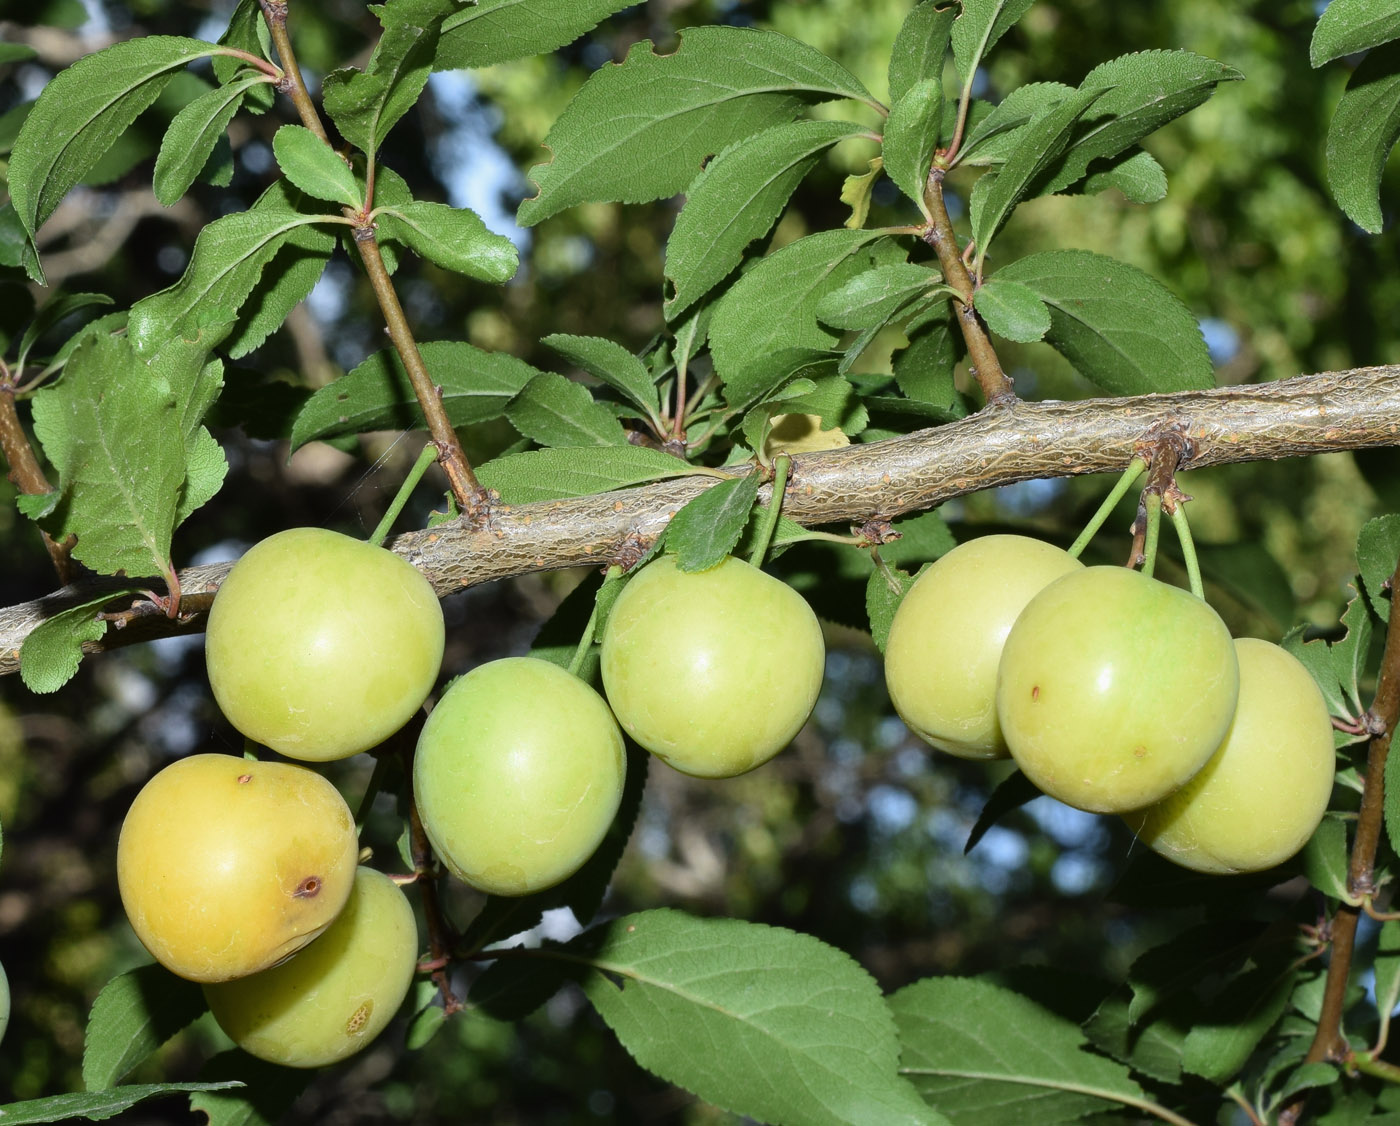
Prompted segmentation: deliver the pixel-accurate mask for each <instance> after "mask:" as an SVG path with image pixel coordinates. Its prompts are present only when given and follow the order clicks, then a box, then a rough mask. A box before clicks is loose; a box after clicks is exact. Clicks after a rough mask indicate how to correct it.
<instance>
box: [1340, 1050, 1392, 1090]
mask: <svg viewBox="0 0 1400 1126" xmlns="http://www.w3.org/2000/svg"><path fill="white" fill-rule="evenodd" d="M1348 1062H1349V1063H1350V1064H1351V1066H1352V1067H1354V1068H1356V1070H1357V1071H1361V1072H1365V1073H1366V1074H1367V1075H1374V1076H1375V1077H1376V1078H1377V1079H1384V1080H1385V1081H1386V1082H1387V1083H1400V1067H1396V1066H1395V1065H1394V1064H1393V1063H1386V1062H1385V1060H1378V1059H1376V1058H1374V1057H1373V1056H1371V1055H1368V1054H1367V1053H1365V1052H1358V1053H1357V1054H1356V1055H1354V1056H1352V1057H1351V1059H1350V1060H1349V1061H1348Z"/></svg>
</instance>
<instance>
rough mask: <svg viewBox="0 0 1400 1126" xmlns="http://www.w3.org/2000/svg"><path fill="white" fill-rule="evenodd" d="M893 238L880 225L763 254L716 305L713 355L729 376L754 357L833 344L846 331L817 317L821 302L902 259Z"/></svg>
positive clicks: (822, 234) (808, 239)
mask: <svg viewBox="0 0 1400 1126" xmlns="http://www.w3.org/2000/svg"><path fill="white" fill-rule="evenodd" d="M904 258H905V253H904V250H903V248H902V247H900V245H899V244H898V243H896V242H895V241H894V240H893V239H889V238H885V237H882V236H881V235H880V234H879V233H878V232H875V231H851V230H838V231H822V232H819V233H818V234H814V235H808V236H807V237H806V238H801V239H798V240H797V241H796V242H792V243H789V244H788V245H787V246H785V247H783V248H782V249H781V250H778V251H775V252H774V253H773V254H770V255H769V256H768V257H767V258H764V259H763V260H762V261H760V262H759V263H758V264H757V265H755V266H754V267H753V269H751V270H749V272H748V273H746V274H745V275H744V276H743V277H741V278H740V279H739V280H738V281H737V282H735V284H734V285H733V286H732V287H731V288H730V290H729V292H728V293H726V294H725V295H724V297H723V298H721V299H720V301H719V303H718V304H717V305H716V306H715V314H714V320H713V321H712V322H711V323H710V353H711V355H712V357H713V359H714V363H715V370H716V371H717V372H718V373H719V375H720V378H721V379H724V380H728V379H729V378H730V377H731V376H732V375H734V374H736V373H738V372H740V371H742V370H743V368H744V367H745V366H746V365H747V364H749V363H751V362H752V358H753V357H755V356H759V355H763V354H765V353H771V352H778V351H783V350H786V349H789V348H809V349H828V348H831V347H832V346H833V345H834V344H836V342H837V340H838V339H839V335H838V334H837V333H836V332H833V331H830V330H828V329H825V328H823V327H822V326H821V325H820V324H818V323H817V315H816V310H817V304H818V303H819V302H820V301H821V299H822V298H823V297H824V296H825V295H826V294H828V293H830V292H832V291H833V290H836V289H838V288H840V286H842V285H843V284H844V283H845V282H846V281H848V280H849V279H850V278H853V277H855V276H856V275H857V274H860V273H863V272H864V271H866V270H869V269H871V268H872V267H874V266H882V265H887V264H890V263H893V262H895V261H903V260H904Z"/></svg>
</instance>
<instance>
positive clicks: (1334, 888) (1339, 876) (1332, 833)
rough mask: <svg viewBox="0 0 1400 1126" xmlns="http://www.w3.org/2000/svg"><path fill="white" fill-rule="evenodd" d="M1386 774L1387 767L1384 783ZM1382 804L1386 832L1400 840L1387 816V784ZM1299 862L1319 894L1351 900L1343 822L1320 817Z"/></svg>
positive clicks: (1333, 818) (1392, 837)
mask: <svg viewBox="0 0 1400 1126" xmlns="http://www.w3.org/2000/svg"><path fill="white" fill-rule="evenodd" d="M1387 765H1389V764H1388V763H1387ZM1389 776H1390V771H1389V770H1387V771H1386V781H1387V783H1389V781H1390V777H1389ZM1385 804H1386V810H1385V813H1386V832H1387V833H1388V834H1389V835H1390V839H1391V841H1396V840H1400V835H1397V833H1396V831H1395V830H1396V829H1397V828H1400V825H1397V824H1394V823H1393V819H1392V816H1391V814H1392V807H1393V806H1394V805H1395V804H1397V803H1394V802H1392V801H1391V797H1390V786H1389V785H1387V786H1386V802H1385ZM1302 861H1303V873H1304V875H1306V876H1307V877H1308V883H1310V884H1312V886H1313V887H1315V888H1317V890H1318V891H1320V892H1322V894H1323V895H1325V896H1328V897H1330V898H1332V899H1340V900H1345V901H1349V900H1350V899H1351V893H1350V892H1348V891H1347V828H1346V824H1345V823H1344V822H1342V821H1341V820H1339V819H1338V818H1336V817H1331V816H1326V817H1323V819H1322V822H1321V824H1319V825H1318V827H1317V829H1316V830H1315V831H1314V832H1313V835H1312V837H1311V838H1310V839H1309V841H1308V843H1307V844H1306V845H1304V846H1303V852H1302Z"/></svg>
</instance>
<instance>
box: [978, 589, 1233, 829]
mask: <svg viewBox="0 0 1400 1126" xmlns="http://www.w3.org/2000/svg"><path fill="white" fill-rule="evenodd" d="M1238 697H1239V662H1238V661H1237V660H1236V657H1235V647H1234V644H1233V643H1232V641H1231V638H1230V633H1229V630H1228V629H1226V628H1225V623H1224V622H1222V621H1221V620H1220V617H1219V615H1218V614H1216V613H1215V611H1214V610H1212V609H1211V608H1210V607H1209V606H1208V605H1206V603H1205V602H1204V601H1203V600H1201V599H1199V598H1196V597H1195V596H1194V595H1192V594H1190V593H1188V592H1187V591H1184V590H1181V589H1179V588H1178V587H1173V586H1168V585H1167V584H1165V583H1161V582H1158V581H1157V580H1155V579H1151V578H1148V577H1146V576H1144V575H1142V574H1141V573H1140V572H1138V571H1133V570H1129V569H1128V568H1126V567H1109V566H1103V567H1086V568H1085V569H1084V570H1082V571H1075V572H1072V573H1070V574H1068V575H1065V576H1064V577H1062V578H1059V579H1056V580H1055V581H1054V582H1052V583H1051V584H1050V585H1049V586H1047V587H1046V588H1045V589H1044V590H1042V591H1041V592H1040V593H1039V594H1037V595H1036V596H1035V597H1034V598H1032V599H1031V601H1030V602H1029V603H1027V605H1026V608H1025V609H1024V610H1023V611H1021V615H1020V616H1019V617H1018V618H1017V619H1016V623H1015V625H1013V626H1012V627H1011V632H1010V633H1009V634H1008V635H1007V638H1006V645H1005V646H1004V648H1003V649H1002V655H1001V663H1000V665H999V666H998V669H997V718H998V720H999V721H1000V723H1001V728H1002V733H1003V734H1004V736H1005V738H1006V744H1007V746H1008V747H1009V748H1010V750H1011V756H1012V758H1014V759H1015V760H1016V764H1017V766H1019V767H1020V768H1021V770H1022V772H1023V773H1024V774H1025V775H1026V776H1027V777H1028V778H1029V779H1030V780H1031V781H1032V782H1034V783H1035V784H1036V785H1037V786H1038V787H1040V789H1042V790H1043V791H1045V793H1047V794H1049V795H1050V796H1051V797H1054V798H1058V799H1059V800H1060V801H1062V802H1064V803H1065V804H1066V805H1072V806H1075V807H1076V808H1078V809H1084V810H1088V811H1089V812H1092V813H1123V812H1126V811H1127V810H1131V809H1140V808H1142V807H1143V806H1146V805H1151V804H1152V803H1153V802H1157V801H1161V800H1162V799H1163V798H1164V797H1166V796H1167V795H1168V794H1170V793H1172V792H1173V791H1174V790H1176V789H1178V788H1179V787H1180V786H1182V785H1184V784H1185V783H1186V782H1187V781H1188V780H1189V779H1190V778H1191V777H1192V776H1193V775H1194V774H1195V773H1196V771H1198V770H1200V769H1201V767H1203V766H1204V765H1205V763H1206V760H1207V759H1209V758H1210V756H1211V755H1212V754H1214V753H1215V750H1216V748H1217V747H1219V746H1220V744H1221V742H1222V741H1223V740H1224V738H1225V734H1226V732H1227V731H1228V730H1229V727H1230V722H1231V720H1232V719H1233V718H1234V714H1235V703H1236V701H1237V699H1238Z"/></svg>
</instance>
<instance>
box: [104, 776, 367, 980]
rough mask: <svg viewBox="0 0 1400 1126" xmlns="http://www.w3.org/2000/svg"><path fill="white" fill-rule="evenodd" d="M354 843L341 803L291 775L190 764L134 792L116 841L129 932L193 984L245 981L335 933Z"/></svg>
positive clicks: (320, 784)
mask: <svg viewBox="0 0 1400 1126" xmlns="http://www.w3.org/2000/svg"><path fill="white" fill-rule="evenodd" d="M359 852H360V843H359V839H358V837H357V836H356V833H355V819H354V817H353V816H352V815H351V813H350V808H349V806H347V805H346V804H345V799H344V798H342V797H341V796H340V794H339V793H338V792H337V791H336V788H335V787H334V786H332V785H331V784H330V783H329V782H328V781H326V779H324V778H322V777H321V776H320V775H319V774H316V773H315V772H313V771H310V770H307V769H306V768H305V767H301V766H293V765H291V764H290V763H278V762H252V761H250V760H248V759H243V758H235V757H234V756H232V755H217V754H203V755H192V756H190V757H189V758H185V759H180V760H179V761H177V762H173V763H171V764H170V765H169V766H167V767H166V768H165V769H164V770H162V771H160V773H158V774H157V775H156V776H155V777H154V778H152V779H151V780H150V781H149V782H147V783H146V785H145V786H143V787H142V788H141V792H140V793H139V794H137V795H136V800H135V801H134V802H132V803H131V809H130V810H129V811H128V812H127V815H126V818H125V820H124V821H123V822H122V829H121V835H120V837H119V838H118V840H117V885H118V888H119V890H120V892H121V899H122V905H123V906H124V907H125V908H126V915H127V918H128V919H129V920H130V922H131V926H132V929H133V930H135V931H136V937H137V938H139V939H140V940H141V942H142V944H143V945H144V946H145V947H146V949H147V950H149V951H150V952H151V955H152V956H153V957H154V958H155V959H156V961H158V962H160V963H161V964H162V965H163V966H165V967H166V968H167V969H169V970H171V971H173V972H174V973H177V974H179V975H180V976H181V977H185V978H189V979H190V980H192V981H227V980H229V979H231V978H236V977H246V976H247V975H248V974H251V973H256V972H257V971H258V970H261V969H266V968H267V967H268V966H270V965H272V964H273V963H275V962H278V961H281V960H282V959H283V958H285V957H286V956H287V955H288V954H291V953H293V952H294V951H296V950H300V949H301V948H302V947H303V946H305V945H306V944H307V943H308V942H310V941H311V940H312V939H313V938H315V937H316V936H317V935H318V934H320V933H321V932H322V931H323V930H325V929H326V927H328V926H330V924H331V923H332V922H333V921H334V919H335V917H336V916H337V915H338V914H339V913H340V911H341V908H343V907H344V906H345V901H346V899H347V898H348V897H349V895H350V887H351V885H352V884H353V883H354V877H355V864H356V861H357V859H358V857H359Z"/></svg>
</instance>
